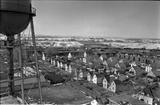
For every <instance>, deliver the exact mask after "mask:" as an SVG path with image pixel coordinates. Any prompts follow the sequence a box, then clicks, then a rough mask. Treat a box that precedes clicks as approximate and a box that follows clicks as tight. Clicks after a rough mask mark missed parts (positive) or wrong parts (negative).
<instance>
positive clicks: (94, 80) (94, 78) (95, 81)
mask: <svg viewBox="0 0 160 105" xmlns="http://www.w3.org/2000/svg"><path fill="white" fill-rule="evenodd" d="M92 82H93V83H95V84H97V76H96V74H94V75H93V78H92Z"/></svg>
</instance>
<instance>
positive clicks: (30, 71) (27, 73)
mask: <svg viewBox="0 0 160 105" xmlns="http://www.w3.org/2000/svg"><path fill="white" fill-rule="evenodd" d="M23 74H24V75H25V76H27V77H28V76H32V75H35V74H36V71H35V70H34V69H33V68H31V67H24V68H23Z"/></svg>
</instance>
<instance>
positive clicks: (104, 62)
mask: <svg viewBox="0 0 160 105" xmlns="http://www.w3.org/2000/svg"><path fill="white" fill-rule="evenodd" d="M103 65H105V66H106V68H108V63H107V61H106V60H104V61H103Z"/></svg>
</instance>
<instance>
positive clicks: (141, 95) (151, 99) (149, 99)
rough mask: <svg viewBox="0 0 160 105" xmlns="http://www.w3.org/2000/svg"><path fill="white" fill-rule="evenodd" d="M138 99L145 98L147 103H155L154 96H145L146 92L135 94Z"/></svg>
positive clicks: (151, 104) (150, 104)
mask: <svg viewBox="0 0 160 105" xmlns="http://www.w3.org/2000/svg"><path fill="white" fill-rule="evenodd" d="M134 97H135V98H137V99H138V100H143V101H144V102H145V103H146V104H149V105H153V98H152V97H150V96H145V95H144V94H136V95H134Z"/></svg>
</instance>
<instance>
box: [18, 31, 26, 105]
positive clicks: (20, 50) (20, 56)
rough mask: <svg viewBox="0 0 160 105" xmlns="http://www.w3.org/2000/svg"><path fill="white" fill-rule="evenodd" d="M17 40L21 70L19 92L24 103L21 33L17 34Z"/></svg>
mask: <svg viewBox="0 0 160 105" xmlns="http://www.w3.org/2000/svg"><path fill="white" fill-rule="evenodd" d="M18 42H19V67H20V71H21V92H22V104H24V103H25V100H24V76H23V60H22V46H21V35H20V34H18Z"/></svg>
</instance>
